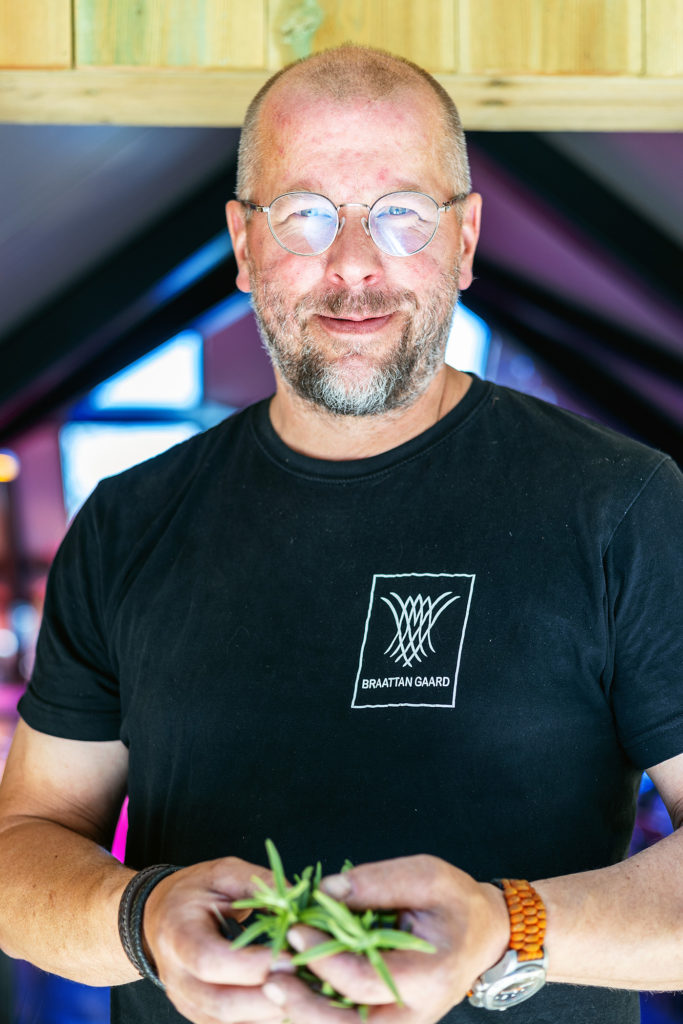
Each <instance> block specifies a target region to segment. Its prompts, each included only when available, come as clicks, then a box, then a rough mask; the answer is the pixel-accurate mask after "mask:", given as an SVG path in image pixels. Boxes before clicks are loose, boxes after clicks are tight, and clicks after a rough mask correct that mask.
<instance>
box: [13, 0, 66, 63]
mask: <svg viewBox="0 0 683 1024" xmlns="http://www.w3.org/2000/svg"><path fill="white" fill-rule="evenodd" d="M71 56H72V55H71V0H0V67H3V68H68V67H71Z"/></svg>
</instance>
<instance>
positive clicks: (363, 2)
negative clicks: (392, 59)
mask: <svg viewBox="0 0 683 1024" xmlns="http://www.w3.org/2000/svg"><path fill="white" fill-rule="evenodd" d="M457 4H458V0H426V2H425V0H372V2H370V0H343V2H340V0H280V2H277V0H273V2H272V3H271V8H270V16H269V43H270V50H269V67H271V68H278V67H281V66H282V65H283V64H287V63H289V62H290V61H291V60H293V59H295V57H296V56H299V55H303V54H297V53H296V52H295V49H294V47H293V46H292V45H291V43H292V42H295V41H296V40H292V33H293V32H295V33H296V32H297V30H298V38H299V40H300V41H301V42H302V43H304V41H305V35H306V33H305V29H306V27H307V25H310V24H313V23H314V21H313V20H312V19H314V18H315V12H316V8H317V9H318V11H319V15H320V16H321V17H322V21H321V24H320V27H319V28H318V29H317V31H316V32H315V34H314V35H313V36H312V39H311V49H312V52H315V53H317V52H318V51H320V50H325V49H327V48H328V47H330V46H338V45H339V44H340V43H344V42H353V43H362V44H364V45H366V46H378V47H381V48H382V49H384V50H390V51H391V52H392V53H396V54H398V55H399V56H401V57H408V58H409V59H410V60H414V61H416V62H417V63H418V64H421V65H422V66H424V67H426V68H428V69H429V70H430V71H455V70H457V64H456V45H455V19H456V13H457ZM287 40H290V42H288V41H287ZM309 52H310V51H309Z"/></svg>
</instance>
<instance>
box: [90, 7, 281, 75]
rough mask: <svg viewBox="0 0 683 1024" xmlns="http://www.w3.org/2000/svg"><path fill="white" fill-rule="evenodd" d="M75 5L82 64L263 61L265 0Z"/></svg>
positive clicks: (256, 64) (249, 64)
mask: <svg viewBox="0 0 683 1024" xmlns="http://www.w3.org/2000/svg"><path fill="white" fill-rule="evenodd" d="M75 10H76V63H77V64H78V65H79V66H80V67H87V66H97V67H107V66H109V67H113V66H127V67H150V68H158V67H169V68H177V67H186V68H235V69H240V68H245V69H249V68H263V67H264V65H265V0H141V2H138V3H134V4H133V3H121V2H120V0H76V8H75ZM190 26H191V31H190V30H189V29H190Z"/></svg>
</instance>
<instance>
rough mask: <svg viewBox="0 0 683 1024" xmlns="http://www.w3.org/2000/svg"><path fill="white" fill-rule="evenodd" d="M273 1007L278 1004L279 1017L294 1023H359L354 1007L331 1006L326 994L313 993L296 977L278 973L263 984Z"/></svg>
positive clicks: (265, 993)
mask: <svg viewBox="0 0 683 1024" xmlns="http://www.w3.org/2000/svg"><path fill="white" fill-rule="evenodd" d="M263 992H264V995H265V996H266V998H267V999H268V1000H269V1001H270V1002H271V1005H272V1006H277V1007H279V1009H280V1011H281V1015H282V1016H281V1020H282V1018H285V1019H288V1020H289V1021H293V1022H294V1024H358V1013H357V1011H356V1010H353V1009H344V1008H342V1007H339V1006H333V1005H332V1004H331V1002H330V1001H329V999H328V998H327V997H326V996H321V995H317V994H316V993H315V992H312V991H311V989H310V988H309V987H308V985H306V984H304V982H302V981H300V980H299V979H298V978H293V977H285V976H280V975H278V976H277V977H275V978H273V979H270V980H269V981H268V982H267V983H266V984H265V985H264V987H263Z"/></svg>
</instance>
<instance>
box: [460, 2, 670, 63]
mask: <svg viewBox="0 0 683 1024" xmlns="http://www.w3.org/2000/svg"><path fill="white" fill-rule="evenodd" d="M654 2H655V3H656V2H658V0H654ZM460 44H461V49H460V70H461V71H462V72H463V73H467V72H468V73H471V74H508V75H513V74H522V75H524V74H545V75H557V74H570V75H592V74H599V75H608V74H634V75H635V74H639V73H640V72H641V71H642V7H641V0H460Z"/></svg>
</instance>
